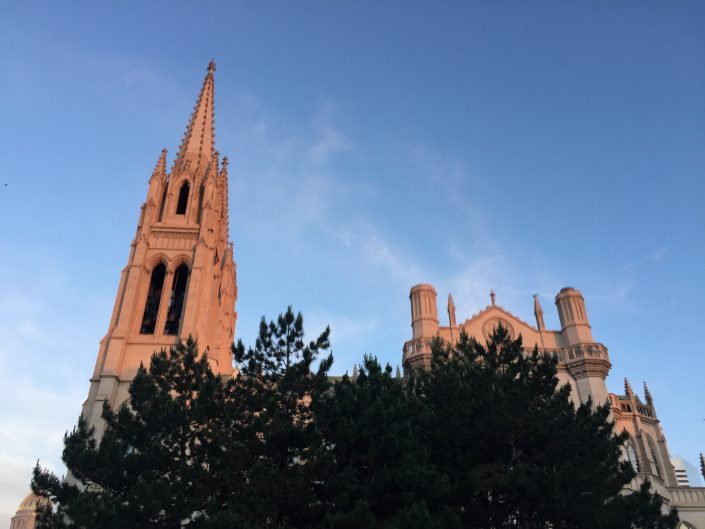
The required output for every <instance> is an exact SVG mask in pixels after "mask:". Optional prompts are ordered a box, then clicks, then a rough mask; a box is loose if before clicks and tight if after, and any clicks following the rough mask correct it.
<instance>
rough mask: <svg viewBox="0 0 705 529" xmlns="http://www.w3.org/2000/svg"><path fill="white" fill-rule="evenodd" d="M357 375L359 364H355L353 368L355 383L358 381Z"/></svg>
mask: <svg viewBox="0 0 705 529" xmlns="http://www.w3.org/2000/svg"><path fill="white" fill-rule="evenodd" d="M357 374H358V373H357V364H355V365H354V366H353V372H352V379H353V381H354V380H357Z"/></svg>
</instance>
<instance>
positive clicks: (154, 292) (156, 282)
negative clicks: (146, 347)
mask: <svg viewBox="0 0 705 529" xmlns="http://www.w3.org/2000/svg"><path fill="white" fill-rule="evenodd" d="M165 275H166V267H165V266H164V263H159V264H158V265H157V266H156V267H155V268H154V270H152V278H151V279H150V280H149V290H148V291H147V302H146V303H145V306H144V315H143V316H142V326H141V327H140V333H141V334H154V328H155V327H156V325H157V314H158V313H159V300H160V299H161V297H162V288H164V276H165Z"/></svg>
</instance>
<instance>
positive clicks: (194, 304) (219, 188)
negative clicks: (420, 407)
mask: <svg viewBox="0 0 705 529" xmlns="http://www.w3.org/2000/svg"><path fill="white" fill-rule="evenodd" d="M214 73H215V63H214V62H211V63H210V64H209V65H208V70H207V73H206V77H205V80H204V81H203V85H202V87H201V90H200V93H199V95H198V99H197V102H196V106H195V107H194V110H193V113H192V114H191V118H190V120H189V122H188V125H187V127H186V133H185V135H184V138H183V140H182V142H181V146H180V147H179V150H178V152H177V154H176V158H175V160H174V162H173V165H172V167H171V169H170V170H168V169H167V153H166V150H163V151H162V152H161V155H160V156H159V158H158V160H157V163H156V166H155V168H154V171H153V172H152V175H151V177H150V178H149V182H148V188H147V196H146V199H145V202H144V204H143V205H142V206H141V209H140V212H139V219H138V221H137V230H136V233H135V237H134V240H133V241H132V244H131V245H130V250H129V256H128V259H127V264H126V266H125V267H124V268H123V270H122V272H121V276H120V283H119V286H118V290H117V295H116V299H115V305H114V308H113V312H112V316H111V319H110V323H109V326H108V330H107V333H106V334H105V337H104V338H103V339H102V340H101V342H100V345H99V348H98V354H97V357H96V363H95V368H94V370H93V375H92V377H91V379H90V387H89V391H88V398H87V399H86V401H85V402H84V404H83V408H82V414H83V416H84V417H85V418H87V420H88V421H89V423H90V424H91V425H92V426H94V427H95V429H96V433H97V435H98V436H99V437H100V436H101V435H102V432H103V429H104V424H103V420H102V418H101V411H102V408H103V403H104V402H108V403H109V404H110V405H111V406H113V407H115V406H118V405H120V404H121V403H123V402H125V401H126V400H127V398H128V387H129V384H130V382H131V380H132V379H133V377H134V376H135V374H136V372H137V369H138V368H139V366H140V364H141V363H143V364H145V365H147V364H149V360H150V357H151V355H152V353H154V351H158V350H160V349H162V348H168V347H170V346H172V345H174V344H175V343H176V342H177V341H178V340H180V339H181V338H186V337H187V336H189V335H191V336H193V337H194V338H196V339H197V340H198V343H199V346H200V348H201V350H204V351H207V352H208V358H209V361H210V362H211V367H212V369H213V371H214V372H215V373H217V374H218V375H220V376H222V377H231V376H234V375H235V373H234V368H233V361H232V353H231V349H230V345H231V344H232V343H233V338H234V335H235V323H236V320H237V312H236V311H235V302H236V300H237V282H236V268H235V261H234V258H233V245H232V242H231V241H230V240H229V237H228V159H227V157H223V158H222V159H221V157H220V154H219V153H218V151H217V150H216V149H215V127H214V119H215V116H214V97H215V86H214ZM409 298H410V301H411V327H412V338H411V339H410V340H409V341H407V342H406V343H405V344H404V346H403V365H404V369H405V370H409V369H423V368H428V367H429V366H430V360H431V348H430V343H431V341H432V340H434V339H441V340H443V341H445V342H447V343H449V344H453V343H455V342H457V341H458V339H459V337H460V334H461V333H463V332H464V333H466V334H467V335H468V336H471V337H474V338H476V339H477V340H480V341H484V340H485V339H486V338H487V337H488V336H489V335H490V334H491V333H492V330H493V329H494V328H495V327H496V326H497V325H500V324H501V325H502V326H503V327H505V328H506V329H508V331H509V333H510V334H511V336H512V337H514V338H516V337H518V336H520V335H521V336H522V338H523V341H524V344H525V345H526V346H527V348H528V349H533V348H534V347H535V346H536V347H538V348H539V350H541V351H545V352H547V353H550V354H553V355H555V356H556V357H557V358H558V377H559V380H560V382H561V383H563V384H569V385H570V387H571V395H572V398H573V399H574V401H575V402H585V401H587V399H588V398H591V399H592V401H593V402H595V403H602V402H607V401H609V403H610V405H611V411H612V417H613V419H614V421H615V423H616V429H617V431H622V430H626V431H627V432H628V433H629V441H628V443H627V445H626V446H625V448H624V458H625V459H626V460H628V461H630V462H631V463H632V465H633V466H634V468H635V469H636V470H637V472H638V477H637V478H636V479H635V482H634V483H633V486H634V487H637V486H638V485H639V483H640V482H641V481H642V480H644V479H649V480H650V481H651V483H652V484H653V486H654V488H655V490H656V491H657V492H658V493H659V494H660V495H661V496H662V497H663V498H664V499H665V501H666V503H667V504H668V505H673V506H675V507H676V508H677V509H678V512H679V515H680V518H681V520H682V522H681V525H680V528H683V529H685V528H689V529H694V528H695V529H705V488H695V487H679V486H678V482H677V478H676V474H675V472H674V468H673V466H672V464H671V462H670V455H669V452H668V445H667V443H666V438H665V435H664V432H663V429H662V428H661V424H660V422H659V420H658V417H657V414H656V408H655V406H654V400H653V398H652V396H651V394H650V393H649V390H648V388H647V387H646V385H644V392H643V400H642V399H641V398H640V397H639V396H637V394H636V393H635V392H634V391H633V390H632V387H631V386H630V384H629V382H628V381H626V380H625V394H624V395H616V394H612V393H609V392H608V391H607V386H606V383H605V380H606V378H607V375H608V373H609V370H610V367H611V364H610V357H609V354H608V351H607V348H606V347H605V346H604V345H602V344H601V343H599V342H595V341H594V340H593V337H592V328H591V327H590V323H589V321H588V317H587V311H586V308H585V300H584V299H583V296H582V294H581V293H580V292H579V291H578V290H576V289H574V288H564V289H562V290H561V291H560V292H559V293H558V294H557V295H556V307H557V310H558V315H559V317H560V322H561V329H560V330H548V329H546V327H545V324H544V319H543V310H542V308H541V305H540V304H539V301H538V298H537V297H534V314H535V316H536V322H535V325H532V324H529V323H527V322H525V321H522V320H520V319H519V318H517V317H516V316H514V315H513V314H512V313H510V312H509V311H507V310H506V309H504V308H502V307H501V306H499V305H497V304H496V299H495V295H494V292H493V293H491V295H490V299H491V303H490V305H489V306H487V307H486V308H485V309H483V310H482V311H480V312H479V313H478V314H475V315H474V316H472V317H470V318H469V319H467V320H465V321H464V322H462V323H458V322H457V320H456V314H455V305H454V302H453V298H452V296H450V295H449V297H448V306H447V315H448V325H447V326H441V325H440V324H439V319H438V307H437V300H436V291H435V289H434V288H433V287H432V286H431V285H425V284H424V285H416V286H414V287H413V288H412V289H411V293H410V296H409ZM43 501H45V500H43V499H42V498H37V497H36V496H35V495H34V494H30V495H29V496H27V497H26V498H25V499H24V500H23V501H22V503H21V504H20V507H19V509H18V511H17V514H16V515H15V516H14V517H13V518H12V522H11V525H10V529H32V528H33V527H34V522H35V512H34V511H35V508H36V505H37V503H41V502H43Z"/></svg>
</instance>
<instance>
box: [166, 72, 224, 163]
mask: <svg viewBox="0 0 705 529" xmlns="http://www.w3.org/2000/svg"><path fill="white" fill-rule="evenodd" d="M213 72H215V61H211V62H210V63H209V64H208V73H207V74H206V78H205V80H204V81H203V86H202V87H201V93H200V94H199V95H198V101H196V106H195V107H194V109H193V113H192V114H191V119H190V120H189V123H188V126H187V127H186V133H185V134H184V139H183V140H182V141H181V147H180V148H179V154H178V155H177V157H176V161H175V162H174V166H175V167H177V166H179V165H181V164H183V163H185V162H186V161H187V160H191V163H192V164H194V165H193V168H194V169H195V168H196V167H198V166H199V165H203V166H205V165H206V164H207V163H208V161H209V160H210V159H211V157H212V156H213V152H214V150H215V106H214V97H215V82H214V80H213Z"/></svg>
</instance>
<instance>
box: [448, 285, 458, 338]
mask: <svg viewBox="0 0 705 529" xmlns="http://www.w3.org/2000/svg"><path fill="white" fill-rule="evenodd" d="M448 323H449V325H450V326H451V327H455V326H456V323H455V302H454V301H453V294H448ZM451 332H452V331H451Z"/></svg>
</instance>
